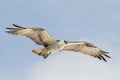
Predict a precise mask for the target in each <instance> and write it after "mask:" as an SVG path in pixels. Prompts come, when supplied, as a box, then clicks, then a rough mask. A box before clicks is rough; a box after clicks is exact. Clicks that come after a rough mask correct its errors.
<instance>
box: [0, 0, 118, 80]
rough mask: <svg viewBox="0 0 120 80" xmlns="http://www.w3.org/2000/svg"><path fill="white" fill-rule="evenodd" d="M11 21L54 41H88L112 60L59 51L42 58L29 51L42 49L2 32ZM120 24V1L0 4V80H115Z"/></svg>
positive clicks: (3, 0) (14, 1)
mask: <svg viewBox="0 0 120 80" xmlns="http://www.w3.org/2000/svg"><path fill="white" fill-rule="evenodd" d="M13 23H14V24H17V25H21V26H25V27H42V28H45V29H46V30H47V31H48V32H49V33H50V34H51V35H52V36H53V37H54V38H56V39H64V40H70V41H72V40H73V41H76V40H80V41H81V40H85V41H88V42H91V43H93V44H95V45H96V46H98V47H99V48H101V49H103V50H105V51H108V52H109V53H110V56H111V57H112V58H111V59H108V62H107V63H105V62H103V61H99V60H98V59H94V58H92V57H89V56H87V55H83V54H78V53H74V52H57V53H55V54H53V55H51V56H50V57H48V58H47V59H46V60H45V59H43V58H42V57H40V56H37V55H34V54H33V53H32V52H31V50H32V49H34V48H39V47H41V46H38V45H36V44H35V43H34V42H32V41H31V40H30V39H27V38H25V37H20V36H13V35H9V34H7V33H5V31H6V29H5V28H6V27H13V26H12V24H13ZM119 26H120V1H119V0H44V1H43V0H1V1H0V28H1V29H0V32H1V34H0V37H1V39H0V43H1V45H0V80H80V79H82V80H101V79H102V80H118V79H120V76H119V74H120V58H119V56H120V54H119V50H120V45H119V43H120V35H119V34H120V27H119Z"/></svg>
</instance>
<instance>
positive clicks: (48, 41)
mask: <svg viewBox="0 0 120 80" xmlns="http://www.w3.org/2000/svg"><path fill="white" fill-rule="evenodd" d="M13 26H14V28H7V29H8V31H6V32H7V33H11V34H14V35H20V36H26V37H28V38H30V39H32V40H33V41H34V42H35V43H36V44H38V45H43V46H44V47H43V48H38V49H34V50H32V52H33V53H35V54H37V55H40V56H43V58H47V57H48V56H49V55H50V54H52V53H54V52H57V51H74V52H79V53H84V54H87V55H90V56H93V57H95V58H98V59H100V60H104V61H105V62H107V60H106V58H105V57H107V58H110V56H109V55H108V52H106V51H103V50H101V49H100V48H98V47H96V46H95V45H93V44H91V43H89V42H86V41H66V40H56V39H54V38H53V37H52V36H51V35H49V34H48V33H47V31H46V30H45V29H43V28H25V27H21V26H18V25H15V24H13Z"/></svg>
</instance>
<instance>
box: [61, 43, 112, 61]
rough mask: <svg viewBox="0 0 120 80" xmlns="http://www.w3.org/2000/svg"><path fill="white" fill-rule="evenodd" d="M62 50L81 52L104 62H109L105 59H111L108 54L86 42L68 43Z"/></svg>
mask: <svg viewBox="0 0 120 80" xmlns="http://www.w3.org/2000/svg"><path fill="white" fill-rule="evenodd" d="M62 50H67V51H74V52H81V53H84V54H87V55H90V56H93V57H95V58H98V59H100V60H104V61H105V62H106V61H107V60H106V59H105V57H107V58H110V56H108V55H107V53H108V52H105V51H103V50H101V49H99V48H97V47H96V46H94V45H93V44H91V43H88V42H85V41H76V42H68V43H67V44H66V46H65V47H64V48H63V49H62Z"/></svg>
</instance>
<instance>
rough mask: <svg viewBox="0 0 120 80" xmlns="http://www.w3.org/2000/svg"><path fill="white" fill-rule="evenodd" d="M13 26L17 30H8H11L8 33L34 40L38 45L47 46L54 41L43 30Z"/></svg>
mask: <svg viewBox="0 0 120 80" xmlns="http://www.w3.org/2000/svg"><path fill="white" fill-rule="evenodd" d="M13 26H15V27H16V28H7V29H9V31H6V32H7V33H12V34H15V35H21V36H26V37H28V38H30V39H32V40H33V41H34V42H35V43H36V44H38V45H44V46H47V45H48V43H49V42H50V41H51V42H52V40H54V39H52V38H51V37H50V36H49V35H48V33H47V32H46V31H45V30H44V29H42V28H25V27H21V26H18V25H15V24H13ZM43 36H44V37H43ZM46 36H47V37H46ZM46 38H47V41H46ZM48 41H49V42H48Z"/></svg>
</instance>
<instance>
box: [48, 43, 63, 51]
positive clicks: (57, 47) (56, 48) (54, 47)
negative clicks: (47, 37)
mask: <svg viewBox="0 0 120 80" xmlns="http://www.w3.org/2000/svg"><path fill="white" fill-rule="evenodd" d="M62 48H64V45H63V44H62V45H60V44H52V45H50V46H48V47H47V49H48V51H49V52H51V53H53V52H58V51H60V50H61V49H62Z"/></svg>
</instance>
